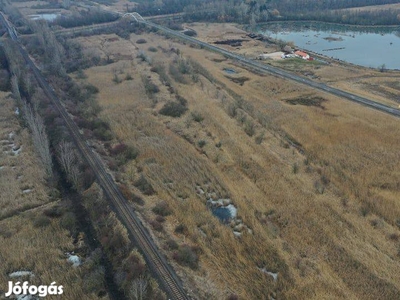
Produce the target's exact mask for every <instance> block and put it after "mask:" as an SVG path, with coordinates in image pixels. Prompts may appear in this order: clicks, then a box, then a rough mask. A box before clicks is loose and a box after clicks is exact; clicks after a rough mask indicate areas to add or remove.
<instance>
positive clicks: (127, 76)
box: [125, 73, 133, 80]
mask: <svg viewBox="0 0 400 300" xmlns="http://www.w3.org/2000/svg"><path fill="white" fill-rule="evenodd" d="M132 79H133V78H132V75H131V74H129V73H128V74H126V76H125V80H132Z"/></svg>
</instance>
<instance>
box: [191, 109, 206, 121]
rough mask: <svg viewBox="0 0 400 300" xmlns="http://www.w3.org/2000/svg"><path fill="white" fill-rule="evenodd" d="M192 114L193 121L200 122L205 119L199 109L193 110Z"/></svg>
mask: <svg viewBox="0 0 400 300" xmlns="http://www.w3.org/2000/svg"><path fill="white" fill-rule="evenodd" d="M191 115H192V119H193V121H195V122H199V123H200V122H201V121H203V120H204V117H203V116H202V115H201V114H200V113H199V112H197V111H193V112H192V113H191Z"/></svg>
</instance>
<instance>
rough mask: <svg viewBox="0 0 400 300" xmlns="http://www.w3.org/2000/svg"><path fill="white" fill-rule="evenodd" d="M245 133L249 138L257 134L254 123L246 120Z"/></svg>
mask: <svg viewBox="0 0 400 300" xmlns="http://www.w3.org/2000/svg"><path fill="white" fill-rule="evenodd" d="M244 132H246V134H247V135H248V136H253V135H254V133H255V132H256V131H255V126H254V123H253V122H251V121H250V120H246V121H245V123H244Z"/></svg>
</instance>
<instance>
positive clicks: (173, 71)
mask: <svg viewBox="0 0 400 300" xmlns="http://www.w3.org/2000/svg"><path fill="white" fill-rule="evenodd" d="M169 74H170V75H171V76H172V78H173V79H174V80H175V81H176V82H179V83H183V84H186V83H187V80H186V78H185V77H184V76H183V74H182V73H181V72H180V71H179V69H178V68H177V67H176V66H175V65H174V64H170V65H169Z"/></svg>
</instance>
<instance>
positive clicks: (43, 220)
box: [33, 215, 50, 228]
mask: <svg viewBox="0 0 400 300" xmlns="http://www.w3.org/2000/svg"><path fill="white" fill-rule="evenodd" d="M48 225H50V219H49V218H47V217H46V216H43V215H40V216H38V217H37V218H35V220H34V221H33V226H34V227H36V228H39V227H46V226H48Z"/></svg>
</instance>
